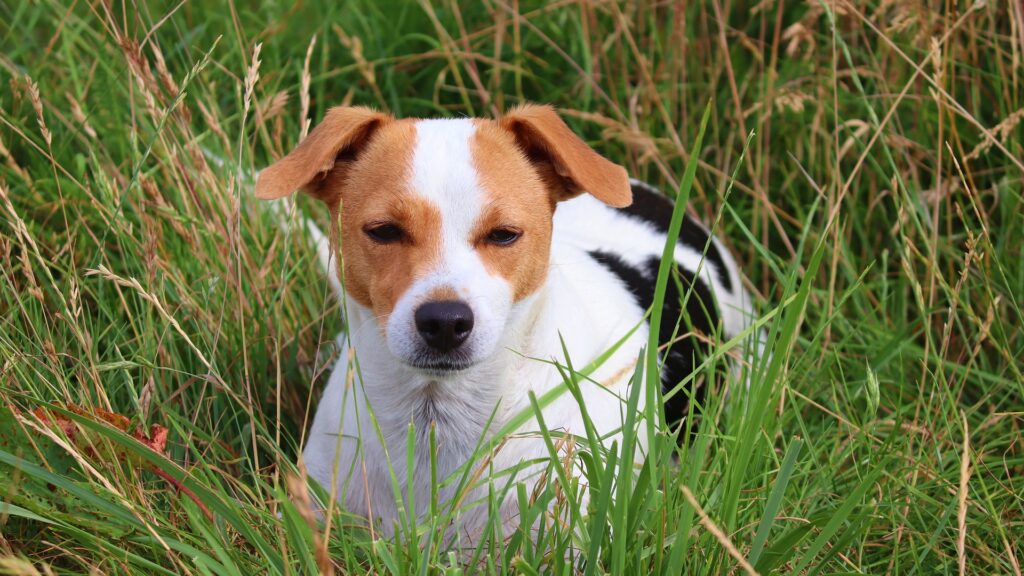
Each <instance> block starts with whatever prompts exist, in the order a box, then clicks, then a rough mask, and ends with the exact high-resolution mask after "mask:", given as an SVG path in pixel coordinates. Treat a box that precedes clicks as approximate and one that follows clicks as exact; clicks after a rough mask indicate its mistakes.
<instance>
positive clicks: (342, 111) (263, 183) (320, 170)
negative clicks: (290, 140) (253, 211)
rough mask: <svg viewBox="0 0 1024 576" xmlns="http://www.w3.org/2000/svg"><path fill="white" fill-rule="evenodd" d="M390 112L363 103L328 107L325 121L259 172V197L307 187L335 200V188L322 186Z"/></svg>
mask: <svg viewBox="0 0 1024 576" xmlns="http://www.w3.org/2000/svg"><path fill="white" fill-rule="evenodd" d="M391 121H392V119H391V117H390V116H388V115H387V114H382V113H380V112H376V111H374V110H371V109H369V108H363V107H359V106H357V107H343V106H338V107H335V108H331V109H330V110H328V111H327V115H326V116H325V117H324V119H323V121H322V122H320V124H319V125H318V126H317V127H316V129H315V130H313V132H311V133H310V134H309V136H307V137H306V139H305V140H303V141H302V142H301V143H300V144H299V145H298V146H296V147H295V149H294V150H292V151H291V152H290V153H289V154H288V155H287V156H285V157H284V158H281V159H280V160H278V161H277V162H275V163H274V164H272V165H270V166H268V167H267V168H266V169H264V170H263V171H262V172H260V177H259V180H257V181H256V197H257V198H259V199H261V200H273V199H275V198H283V197H285V196H288V195H289V194H292V193H293V192H295V191H296V190H298V189H300V188H301V189H305V190H306V191H307V192H309V193H310V194H312V195H314V196H316V197H318V198H320V199H321V200H323V201H324V202H326V203H327V204H328V205H330V204H333V203H336V202H337V199H336V198H334V197H332V196H331V194H334V193H335V190H333V189H326V188H324V187H322V186H319V185H318V184H319V180H320V179H321V178H323V176H324V175H326V174H327V173H329V172H330V171H332V170H333V169H334V168H335V167H336V164H337V163H338V161H339V160H343V159H344V157H345V155H346V153H353V152H354V151H355V150H357V149H358V148H360V147H361V146H363V145H364V144H365V143H366V142H367V141H368V140H369V138H370V136H371V135H372V134H373V132H374V131H375V130H376V129H377V128H379V127H380V126H381V125H383V124H386V123H389V122H391Z"/></svg>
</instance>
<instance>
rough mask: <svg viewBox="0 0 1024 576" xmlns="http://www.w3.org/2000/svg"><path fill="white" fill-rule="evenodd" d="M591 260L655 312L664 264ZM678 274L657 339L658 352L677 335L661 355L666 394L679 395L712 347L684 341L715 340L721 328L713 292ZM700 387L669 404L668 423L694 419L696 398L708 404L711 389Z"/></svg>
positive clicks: (596, 254)
mask: <svg viewBox="0 0 1024 576" xmlns="http://www.w3.org/2000/svg"><path fill="white" fill-rule="evenodd" d="M589 254H590V257H591V258H593V259H594V260H595V261H596V262H597V263H599V264H601V265H602V266H604V267H606V268H607V269H608V270H609V271H610V272H611V273H613V274H615V275H616V276H617V277H618V278H619V279H620V280H622V282H623V284H625V285H626V288H627V289H628V290H629V291H630V292H631V293H632V294H633V297H634V298H635V299H636V302H637V304H638V305H639V306H640V307H641V308H643V309H644V310H647V309H648V308H650V307H651V305H652V304H653V303H654V284H655V282H656V280H657V277H658V267H659V265H660V259H658V258H650V259H649V260H647V262H645V263H644V265H643V267H642V268H638V267H635V266H631V265H630V264H628V263H626V262H625V261H624V260H622V258H620V257H619V256H618V255H616V254H612V253H609V252H603V251H600V250H595V251H593V252H589ZM676 272H677V273H678V277H676V275H673V276H670V277H669V280H668V285H667V286H666V291H665V308H664V311H663V312H662V319H661V330H660V332H659V334H658V343H659V346H661V345H664V344H665V343H666V342H669V341H670V340H672V336H673V334H675V335H676V338H677V339H676V341H675V342H673V343H672V344H671V345H670V346H669V347H668V349H667V351H664V352H662V360H663V365H662V369H661V384H662V390H663V391H665V392H668V391H669V390H672V389H674V388H675V387H676V386H677V385H678V384H679V383H680V382H681V381H682V380H683V379H684V378H686V377H687V376H689V375H690V373H691V372H693V369H694V367H695V366H697V365H698V364H700V362H701V361H702V358H703V357H704V356H705V355H706V354H708V353H710V346H709V345H708V343H707V342H705V341H703V340H701V339H700V338H698V337H697V336H694V335H688V336H682V335H684V334H688V333H691V332H698V333H700V334H702V335H704V336H705V337H707V336H712V335H714V334H716V328H717V326H718V311H717V309H716V307H715V301H714V297H713V296H712V295H711V291H710V290H709V289H708V287H707V286H706V285H705V284H704V282H702V281H699V280H697V281H695V280H694V277H693V275H692V274H690V273H689V272H687V271H686V270H684V269H682V268H680V267H679V266H676ZM691 286H692V287H693V288H692V290H691V288H690V287H691ZM680 287H681V288H682V290H681V291H680ZM687 295H689V299H688V300H687V301H686V309H685V314H684V310H683V299H684V298H685V297H686V296H687ZM677 324H678V325H679V328H678V330H677V329H676V325H677ZM666 352H667V353H666ZM696 383H697V379H694V381H692V382H691V383H690V385H689V388H688V389H681V390H678V391H677V392H676V393H675V395H674V396H673V397H672V398H670V399H669V400H668V401H667V402H666V403H665V419H666V421H667V422H668V423H669V424H670V425H673V426H675V425H678V424H679V422H680V421H681V420H682V419H683V418H685V417H686V416H687V414H689V405H690V398H691V397H692V398H693V399H694V400H695V401H696V402H697V404H698V405H703V404H704V395H705V388H706V386H703V385H697V386H694V384H696Z"/></svg>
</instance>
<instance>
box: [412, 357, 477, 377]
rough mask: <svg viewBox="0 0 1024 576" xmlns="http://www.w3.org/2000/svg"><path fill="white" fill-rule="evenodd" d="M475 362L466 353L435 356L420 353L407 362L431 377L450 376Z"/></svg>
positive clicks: (470, 366)
mask: <svg viewBox="0 0 1024 576" xmlns="http://www.w3.org/2000/svg"><path fill="white" fill-rule="evenodd" d="M474 364H476V363H475V362H473V361H472V360H471V359H470V358H469V357H468V355H466V354H446V355H444V356H435V355H428V354H422V355H420V356H418V357H416V358H414V359H413V360H412V361H411V362H409V366H411V367H412V368H414V369H416V370H417V371H419V372H423V373H425V374H427V375H429V376H432V377H444V376H452V375H454V374H458V373H459V372H463V371H465V370H468V369H469V368H472V367H473V365H474Z"/></svg>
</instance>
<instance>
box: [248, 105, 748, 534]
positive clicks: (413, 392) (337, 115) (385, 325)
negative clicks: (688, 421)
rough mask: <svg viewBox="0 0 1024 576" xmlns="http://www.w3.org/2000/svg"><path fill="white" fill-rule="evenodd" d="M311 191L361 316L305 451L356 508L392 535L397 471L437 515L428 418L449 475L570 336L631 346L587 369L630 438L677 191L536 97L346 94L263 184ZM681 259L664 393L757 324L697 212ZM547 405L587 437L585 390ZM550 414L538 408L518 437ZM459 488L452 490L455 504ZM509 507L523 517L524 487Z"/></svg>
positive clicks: (669, 310) (575, 350) (675, 412)
mask: <svg viewBox="0 0 1024 576" xmlns="http://www.w3.org/2000/svg"><path fill="white" fill-rule="evenodd" d="M298 189H302V190H305V191H306V192H308V193H310V194H311V195H313V196H314V197H316V198H319V199H320V200H322V201H324V202H325V203H326V204H327V206H328V208H329V209H330V211H331V221H332V223H334V225H333V226H332V234H331V241H332V242H331V246H332V247H335V248H337V252H338V254H340V261H341V262H342V266H341V267H340V270H337V271H335V270H334V269H333V268H331V274H332V276H334V275H335V274H337V276H338V278H337V279H334V278H332V284H334V285H335V286H336V288H337V289H338V290H339V296H340V297H342V298H343V300H344V301H346V302H347V306H346V309H347V326H348V330H347V338H343V339H342V340H344V342H345V349H344V350H342V354H341V356H340V358H341V359H342V360H341V361H340V362H339V363H338V365H337V367H336V368H335V369H334V372H333V373H332V374H331V377H330V381H329V383H328V385H327V389H326V391H325V392H324V395H323V398H322V399H321V401H320V405H319V408H318V409H317V413H316V418H315V420H314V422H313V426H312V429H311V431H310V433H309V438H308V442H307V444H306V446H305V450H304V452H303V458H304V460H305V464H306V466H307V468H308V470H309V473H310V474H311V475H312V476H313V477H314V478H315V479H316V480H317V481H319V482H320V483H321V484H322V485H323V486H324V487H325V488H327V489H328V490H330V491H332V492H333V493H334V494H337V497H338V498H339V500H340V501H342V502H343V503H344V507H345V508H346V509H347V510H348V511H350V512H353V513H356V514H360V515H362V516H365V517H368V518H371V520H379V521H381V527H382V528H383V530H384V531H386V532H389V531H390V530H392V529H393V528H394V522H395V521H396V520H397V519H398V518H399V513H398V504H396V497H395V492H394V490H393V485H392V478H396V479H397V480H398V483H399V485H400V489H401V494H402V495H403V496H404V495H406V494H407V493H408V490H409V488H410V487H409V483H412V487H411V488H412V492H413V494H414V498H415V508H416V510H415V513H416V514H417V515H421V514H423V513H424V512H425V510H426V509H427V506H428V505H429V503H430V500H431V499H430V494H431V492H432V482H433V480H432V478H431V469H430V466H431V458H432V456H431V454H430V447H429V441H430V439H429V436H430V431H431V429H433V434H434V436H435V440H436V453H435V454H434V455H433V458H434V462H435V465H436V477H435V478H436V479H443V478H445V477H447V476H448V475H449V474H451V473H452V472H453V471H455V470H456V469H458V468H459V467H460V466H462V465H463V464H464V463H465V462H466V461H467V459H468V458H470V456H471V455H472V454H473V452H474V450H475V448H476V447H477V446H478V444H479V442H480V440H481V438H483V437H486V436H487V435H489V434H493V433H494V432H495V431H497V430H498V429H500V428H502V426H503V425H504V424H505V423H506V422H508V421H509V419H510V418H512V417H514V416H515V415H517V414H520V413H522V412H523V411H524V410H525V411H528V410H530V409H531V408H530V403H529V396H528V395H529V392H531V391H532V392H534V393H535V394H536V395H537V396H538V397H540V396H542V395H543V394H544V393H545V392H548V391H550V390H552V389H554V388H555V387H557V386H559V385H561V384H562V382H563V379H562V377H561V376H560V374H559V371H558V369H557V368H556V367H554V366H553V365H552V364H551V362H549V361H550V360H551V359H554V360H557V361H558V362H562V363H564V362H565V361H566V358H565V357H564V353H563V346H562V342H563V341H564V343H565V346H566V347H567V350H568V354H569V357H570V358H571V360H572V362H573V364H574V365H576V366H582V365H586V364H588V363H590V362H592V361H594V360H595V359H596V358H598V357H600V356H602V355H603V354H604V353H605V352H606V351H608V350H609V349H610V348H613V347H614V346H615V345H616V343H618V342H620V341H621V342H622V343H621V344H620V345H619V346H618V348H617V349H616V351H615V352H614V353H613V354H611V355H610V356H609V357H608V358H607V359H606V360H605V361H604V362H603V364H601V365H600V367H599V368H598V369H597V370H596V371H595V372H594V373H593V374H592V375H591V376H590V378H589V379H586V380H584V381H583V382H582V383H581V387H582V396H583V400H584V402H585V404H586V409H587V412H588V413H589V415H590V417H591V419H592V420H593V423H594V425H595V426H596V427H597V432H598V433H599V434H601V435H607V436H608V437H609V444H610V439H614V438H615V437H616V436H617V434H618V433H619V430H620V428H621V427H622V425H623V420H624V411H625V398H627V397H628V393H629V392H628V387H629V382H630V378H631V376H632V374H633V372H634V368H635V364H636V359H637V355H638V352H639V350H640V349H641V348H642V347H643V346H644V345H645V344H646V335H647V331H646V329H645V327H646V321H645V313H646V310H647V308H648V307H649V306H650V304H651V302H652V300H653V295H654V283H655V282H654V278H655V276H656V274H657V270H658V267H659V263H660V258H661V254H662V251H663V248H664V245H665V233H666V231H667V230H668V223H669V220H670V217H671V213H672V203H671V202H670V201H669V200H667V199H666V198H665V197H664V196H662V195H660V194H658V193H657V192H656V191H654V190H652V189H650V188H649V187H647V186H646V185H644V184H642V183H639V182H636V181H630V180H629V179H628V177H627V175H626V171H625V170H624V169H623V168H622V167H620V166H618V165H616V164H613V163H611V162H609V161H608V160H606V159H605V158H603V157H601V156H600V155H598V154H597V153H596V152H594V151H593V150H592V149H591V148H590V147H588V146H587V145H586V144H585V143H584V142H583V141H582V140H580V139H579V138H578V137H577V136H576V135H575V134H573V132H572V131H571V130H570V129H569V128H568V127H567V126H566V125H565V124H564V123H563V122H562V121H561V119H560V118H559V117H558V115H557V114H556V113H555V111H554V110H553V109H552V108H550V107H546V106H523V107H520V108H518V109H515V110H513V111H512V112H510V113H508V114H506V115H505V116H503V117H502V118H500V119H498V120H480V119H448V120H415V119H407V120H398V119H394V118H392V117H390V116H388V115H386V114H383V113H379V112H375V111H372V110H369V109H366V108H357V107H341V108H334V109H332V110H330V111H329V112H328V114H327V116H326V118H325V119H324V120H323V122H322V123H321V124H320V125H319V126H317V127H316V129H315V130H313V132H312V133H311V134H310V135H309V136H308V137H307V138H306V139H305V140H303V141H302V143H301V144H299V145H298V147H296V148H295V150H293V151H292V152H291V153H290V154H288V155H287V156H285V157H284V158H282V159H281V160H279V161H278V162H276V163H274V164H273V165H272V166H270V167H268V168H266V169H265V170H264V171H262V173H260V175H259V178H258V181H257V184H256V195H257V196H258V197H259V198H263V199H273V198H282V197H284V196H287V195H289V194H292V193H293V192H294V191H295V190H298ZM556 207H557V210H556ZM321 244H322V246H321V252H322V254H321V257H322V261H324V262H325V263H329V262H330V253H329V252H328V249H327V246H326V243H325V242H322V241H321ZM675 260H676V263H677V268H678V271H679V279H681V280H682V281H681V282H679V281H670V282H669V293H668V297H667V299H666V310H665V316H664V317H665V320H664V322H663V326H664V329H663V331H662V332H663V333H662V335H661V336H662V338H661V341H662V342H663V343H666V342H669V341H670V340H673V335H674V334H676V335H682V336H681V337H676V338H675V339H674V341H673V342H672V344H671V346H670V347H668V348H667V350H662V359H663V369H662V378H663V382H664V385H665V386H666V387H674V386H676V385H677V384H678V383H679V382H680V381H681V380H682V379H683V378H684V377H686V376H687V375H688V374H689V373H690V372H691V371H692V369H693V362H694V358H695V354H696V353H697V352H698V351H699V350H700V349H701V348H702V347H703V344H702V342H706V341H707V336H711V335H716V334H724V335H726V336H729V337H732V336H735V335H737V334H740V333H741V332H742V331H743V330H744V329H745V328H746V327H747V326H748V325H749V324H750V321H751V314H750V301H749V296H748V295H747V293H746V291H745V289H744V288H743V287H742V285H741V281H740V276H739V273H738V271H737V269H736V265H735V263H734V261H733V259H732V257H731V256H730V255H729V253H728V252H727V251H726V250H725V249H724V247H723V246H722V245H721V244H720V243H719V242H718V241H717V240H716V239H714V238H713V237H709V234H708V232H707V230H706V229H705V228H704V227H703V226H701V225H700V224H699V223H697V222H696V221H693V220H691V219H689V218H687V219H686V220H685V221H684V224H683V231H682V234H681V236H680V238H679V241H678V242H677V243H676V247H675ZM341 286H344V289H343V290H344V292H343V293H341V292H340V290H341ZM680 288H682V293H681V292H680ZM684 294H690V297H689V298H688V299H686V302H687V303H686V306H685V307H684V306H682V305H681V303H682V302H683V298H682V297H681V296H683V295H684ZM681 315H682V317H683V318H685V319H686V320H685V321H684V322H683V325H682V326H681V327H680V326H678V324H677V319H679V318H680V316H681ZM638 327H639V329H637V328H638ZM353 357H354V360H353ZM346 359H347V360H346ZM538 359H540V360H538ZM541 360H548V362H545V361H541ZM686 396H687V394H686V393H679V394H676V395H675V398H676V399H678V400H677V401H676V402H673V403H670V404H669V405H668V406H667V407H666V409H667V413H668V415H669V419H670V420H671V419H676V420H678V419H679V418H681V417H682V416H684V415H685V414H686V406H685V405H686V400H685V397H686ZM640 398H641V399H642V398H643V395H642V394H641V395H640ZM640 408H641V409H642V408H643V405H642V400H641V406H640ZM543 415H544V420H545V422H546V424H547V427H548V428H549V429H550V430H552V431H557V432H559V433H560V434H575V435H582V434H584V428H583V420H582V416H581V411H580V408H579V405H578V404H577V402H576V400H575V399H574V398H573V397H572V395H570V394H562V395H561V396H560V397H558V398H557V399H556V400H555V401H554V402H552V403H551V404H549V405H548V406H547V407H546V408H545V409H544V412H543ZM410 422H411V423H412V424H413V425H414V426H415V430H416V446H415V462H414V469H413V470H409V469H408V465H407V458H406V454H407V441H408V430H409V424H410ZM377 426H379V433H378V428H377ZM536 427H537V423H536V421H535V420H532V419H531V420H530V421H529V423H527V424H526V425H524V426H523V427H522V428H521V429H520V431H521V432H529V431H530V430H536ZM640 442H641V447H642V446H645V445H646V444H645V438H643V436H642V430H641V438H640ZM642 451H643V450H642V448H641V450H640V451H638V452H641V453H642ZM547 455H548V450H547V448H546V447H545V444H544V442H543V440H542V439H541V438H540V437H539V436H537V435H531V434H528V433H523V434H517V435H515V437H514V438H513V439H510V440H508V441H506V442H504V443H502V444H501V445H500V448H499V449H497V451H496V453H494V454H491V455H490V458H489V460H488V467H489V469H490V470H493V471H495V472H499V473H500V471H502V470H507V469H508V468H510V467H513V466H517V465H520V464H521V463H522V462H524V461H533V460H536V459H543V458H544V457H546V456H547ZM526 476H527V475H526V474H522V477H521V479H522V481H524V482H530V478H527V477H526ZM453 490H454V488H443V489H441V491H440V498H441V499H442V500H445V499H450V498H451V497H452V496H453V494H452V491H453ZM514 493H515V491H513V494H514ZM464 496H465V495H460V500H462V501H463V502H471V501H473V498H472V497H469V498H465V497H464ZM503 513H504V514H508V515H509V516H510V517H511V516H512V515H514V506H513V503H512V502H511V501H509V502H506V504H505V507H504V508H503ZM487 514H488V510H487V507H486V506H479V507H477V508H471V509H469V510H467V511H466V513H465V514H464V515H463V516H462V518H461V526H462V529H463V531H464V532H463V533H472V532H473V531H474V530H477V529H479V528H480V527H482V522H483V521H484V520H485V519H486V515H487ZM506 520H508V518H506Z"/></svg>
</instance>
